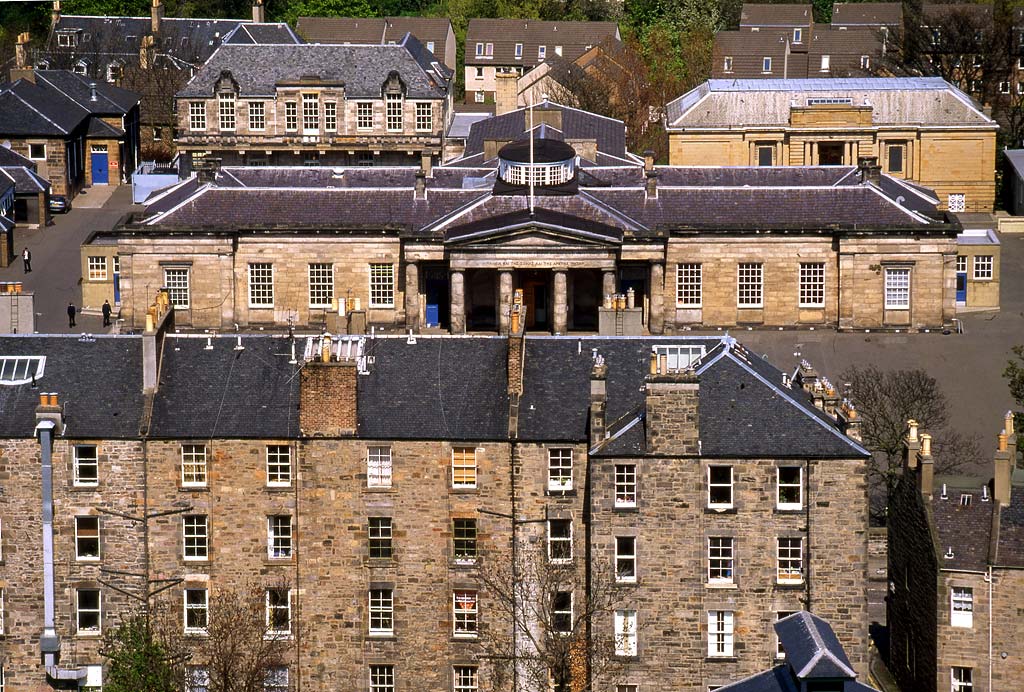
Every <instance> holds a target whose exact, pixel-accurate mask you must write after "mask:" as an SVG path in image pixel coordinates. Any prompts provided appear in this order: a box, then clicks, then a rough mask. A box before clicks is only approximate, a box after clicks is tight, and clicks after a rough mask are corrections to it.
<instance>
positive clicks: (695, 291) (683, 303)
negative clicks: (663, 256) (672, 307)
mask: <svg viewBox="0 0 1024 692" xmlns="http://www.w3.org/2000/svg"><path fill="white" fill-rule="evenodd" d="M702 278H703V277H702V267H701V265H700V263H696V262H691V263H686V264H680V265H678V266H677V267H676V306H678V307H681V308H699V307H700V306H701V301H702V294H701V284H702Z"/></svg>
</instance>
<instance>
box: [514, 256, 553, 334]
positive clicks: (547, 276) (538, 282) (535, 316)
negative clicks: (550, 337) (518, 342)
mask: <svg viewBox="0 0 1024 692" xmlns="http://www.w3.org/2000/svg"><path fill="white" fill-rule="evenodd" d="M518 278H519V288H521V289H523V304H524V305H525V306H526V328H527V329H531V330H542V331H550V330H551V272H547V271H536V270H531V271H522V272H519V277H518Z"/></svg>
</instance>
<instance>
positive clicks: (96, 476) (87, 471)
mask: <svg viewBox="0 0 1024 692" xmlns="http://www.w3.org/2000/svg"><path fill="white" fill-rule="evenodd" d="M74 484H75V485H77V486H95V485H99V484H100V459H99V454H98V452H97V449H96V445H75V451H74Z"/></svg>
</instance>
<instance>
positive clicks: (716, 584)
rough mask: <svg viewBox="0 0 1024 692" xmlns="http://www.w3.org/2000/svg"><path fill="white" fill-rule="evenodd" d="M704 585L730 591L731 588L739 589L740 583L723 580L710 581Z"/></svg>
mask: <svg viewBox="0 0 1024 692" xmlns="http://www.w3.org/2000/svg"><path fill="white" fill-rule="evenodd" d="M704 586H705V587H707V588H709V589H721V590H723V591H730V590H733V589H739V588H740V587H739V585H738V584H737V583H736V582H734V581H730V582H721V583H719V582H713V581H709V582H706V583H705V584H704Z"/></svg>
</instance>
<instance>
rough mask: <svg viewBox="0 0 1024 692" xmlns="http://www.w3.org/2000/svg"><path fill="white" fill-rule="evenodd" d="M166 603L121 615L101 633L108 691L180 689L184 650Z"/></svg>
mask: <svg viewBox="0 0 1024 692" xmlns="http://www.w3.org/2000/svg"><path fill="white" fill-rule="evenodd" d="M175 624H176V622H175V618H173V617H172V615H171V612H170V609H169V608H168V607H167V605H166V603H163V602H159V603H156V604H154V605H153V606H151V608H150V609H149V611H148V612H147V611H146V610H145V609H142V610H139V611H135V612H132V613H129V614H127V615H125V616H124V617H123V618H122V620H121V624H120V625H118V626H117V628H116V629H114V630H113V631H110V632H108V633H106V634H104V637H103V647H102V649H101V651H100V653H101V654H102V655H103V656H104V657H106V658H107V659H108V661H109V663H108V665H107V674H106V675H107V679H106V682H105V683H104V686H103V687H104V689H106V690H109V692H138V690H147V691H148V692H180V690H181V689H182V688H183V684H184V681H185V661H186V660H188V651H187V647H186V645H185V642H184V640H183V639H182V637H181V636H179V635H178V634H177V632H178V631H179V629H178V628H177V627H176V626H175Z"/></svg>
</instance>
